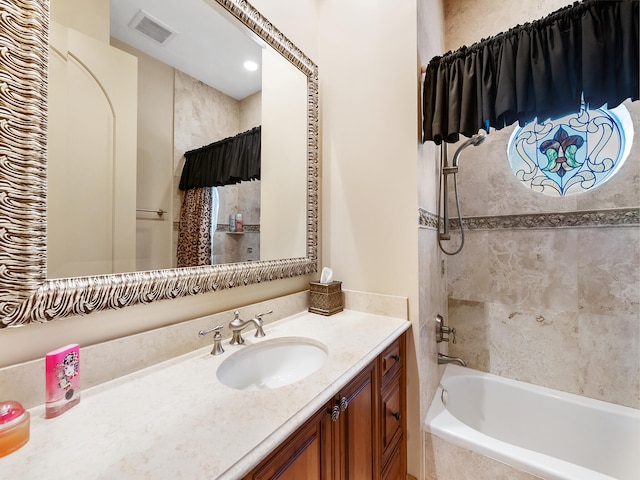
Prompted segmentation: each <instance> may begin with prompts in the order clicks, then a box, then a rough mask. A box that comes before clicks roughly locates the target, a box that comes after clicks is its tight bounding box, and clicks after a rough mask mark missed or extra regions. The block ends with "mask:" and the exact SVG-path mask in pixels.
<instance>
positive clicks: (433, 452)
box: [424, 432, 540, 480]
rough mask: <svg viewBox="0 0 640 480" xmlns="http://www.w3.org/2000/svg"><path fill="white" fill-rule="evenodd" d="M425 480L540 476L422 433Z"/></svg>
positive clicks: (525, 479)
mask: <svg viewBox="0 0 640 480" xmlns="http://www.w3.org/2000/svg"><path fill="white" fill-rule="evenodd" d="M424 446H425V470H426V472H425V478H426V479H427V480H485V479H486V480H488V479H491V480H535V479H539V478H540V477H538V476H535V475H532V474H529V473H525V472H522V471H520V470H517V469H515V468H513V467H511V466H509V465H506V464H504V463H501V462H498V461H497V460H493V459H492V458H489V457H485V456H484V455H480V454H478V453H475V452H472V451H470V450H467V449H466V448H462V447H459V446H457V445H454V444H452V443H449V442H446V441H445V440H442V439H441V438H438V437H436V436H435V435H431V434H430V433H426V432H425V434H424Z"/></svg>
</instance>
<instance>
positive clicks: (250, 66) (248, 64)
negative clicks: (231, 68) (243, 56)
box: [244, 60, 258, 72]
mask: <svg viewBox="0 0 640 480" xmlns="http://www.w3.org/2000/svg"><path fill="white" fill-rule="evenodd" d="M244 68H246V69H247V70H249V71H250V72H255V71H256V70H258V64H257V63H256V62H253V61H251V60H247V61H246V62H244Z"/></svg>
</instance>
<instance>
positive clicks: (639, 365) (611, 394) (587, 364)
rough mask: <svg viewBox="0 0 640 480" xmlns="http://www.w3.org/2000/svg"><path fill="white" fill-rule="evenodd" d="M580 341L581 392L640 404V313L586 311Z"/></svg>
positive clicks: (599, 398) (580, 318)
mask: <svg viewBox="0 0 640 480" xmlns="http://www.w3.org/2000/svg"><path fill="white" fill-rule="evenodd" d="M578 341H579V352H578V355H579V359H580V369H579V378H578V382H579V392H578V393H580V394H582V395H586V396H587V397H592V398H596V399H598V400H604V401H606V402H612V403H617V404H620V405H626V406H628V407H632V408H640V376H639V375H638V372H639V371H640V354H639V353H638V349H639V345H640V317H639V316H638V315H623V314H617V315H593V314H588V313H582V314H580V315H579V317H578Z"/></svg>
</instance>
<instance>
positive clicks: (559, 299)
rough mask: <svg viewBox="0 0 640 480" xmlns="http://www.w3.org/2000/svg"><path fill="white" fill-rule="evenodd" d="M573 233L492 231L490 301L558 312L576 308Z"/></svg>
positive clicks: (576, 292) (489, 281) (568, 231)
mask: <svg viewBox="0 0 640 480" xmlns="http://www.w3.org/2000/svg"><path fill="white" fill-rule="evenodd" d="M577 236H578V234H577V232H576V231H575V230H571V229H566V230H526V231H520V230H518V231H508V230H499V231H498V230H496V231H492V232H491V233H490V235H489V237H488V238H489V240H488V245H489V248H488V252H487V256H488V262H489V278H487V279H485V281H486V282H488V283H489V285H490V291H491V302H492V303H503V304H506V305H531V306H536V307H537V308H543V309H557V310H560V311H567V310H575V309H577V306H578V285H577V283H578V282H577V260H576V256H577V252H576V241H577Z"/></svg>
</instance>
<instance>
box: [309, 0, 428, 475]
mask: <svg viewBox="0 0 640 480" xmlns="http://www.w3.org/2000/svg"><path fill="white" fill-rule="evenodd" d="M319 6H320V8H319V17H318V18H319V24H318V28H319V37H318V38H319V51H320V54H319V56H318V59H319V60H318V61H319V69H320V74H319V77H320V111H321V118H322V122H321V124H322V232H323V233H322V242H321V245H322V252H323V264H324V265H326V266H329V267H331V268H333V271H334V278H335V279H336V280H341V281H342V282H343V283H342V285H343V288H346V289H350V290H361V291H368V292H375V293H384V294H390V295H401V296H406V297H409V312H410V318H411V320H412V322H413V323H414V325H417V311H418V305H417V295H418V293H417V292H418V265H417V256H418V232H417V206H418V200H417V186H416V182H417V144H418V141H417V135H416V131H417V94H416V93H417V72H418V69H419V66H418V64H417V59H416V2H415V0H401V1H395V2H384V1H376V0H361V1H351V2H344V1H341V0H324V1H323V2H320V3H319ZM411 346H413V342H410V347H411ZM409 350H410V352H409V359H408V360H409V362H408V368H409V370H408V373H409V375H408V392H410V395H409V404H408V406H409V416H408V429H409V431H408V440H409V466H408V469H409V473H411V474H413V475H418V471H419V452H418V451H417V447H416V445H417V443H416V442H419V439H418V437H419V418H418V414H417V411H418V408H417V403H416V398H415V395H416V394H417V391H418V385H417V384H416V378H417V375H416V373H415V365H416V361H415V350H414V349H413V348H410V349H409Z"/></svg>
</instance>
